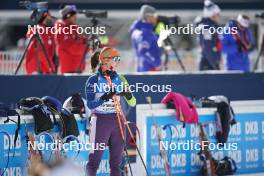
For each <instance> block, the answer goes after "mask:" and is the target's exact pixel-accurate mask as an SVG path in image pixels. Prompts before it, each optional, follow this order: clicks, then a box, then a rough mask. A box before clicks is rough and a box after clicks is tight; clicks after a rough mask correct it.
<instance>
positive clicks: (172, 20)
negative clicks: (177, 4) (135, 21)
mask: <svg viewBox="0 0 264 176" xmlns="http://www.w3.org/2000/svg"><path fill="white" fill-rule="evenodd" d="M158 22H162V23H164V24H166V25H175V26H177V25H178V24H179V23H180V22H181V18H180V17H179V16H177V15H175V16H172V17H167V16H161V15H159V16H158Z"/></svg>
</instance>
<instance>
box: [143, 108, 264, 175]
mask: <svg viewBox="0 0 264 176" xmlns="http://www.w3.org/2000/svg"><path fill="white" fill-rule="evenodd" d="M236 120H237V123H236V124H235V125H233V126H232V128H231V131H230V135H229V138H228V142H227V143H226V145H225V146H224V147H222V149H221V150H217V149H216V147H215V148H214V146H215V145H214V146H213V144H216V140H215V129H216V125H215V123H210V122H212V121H215V116H214V115H213V114H212V115H200V122H201V123H202V124H208V126H207V127H204V129H205V131H206V134H207V137H208V138H209V141H210V142H211V143H212V145H211V149H212V150H213V156H214V158H216V159H222V158H224V157H225V156H229V157H231V158H233V159H234V160H235V162H236V164H237V168H238V169H237V172H236V174H246V173H258V172H264V142H263V140H264V113H241V114H237V115H236ZM208 122H209V123H208ZM146 123H147V127H146V134H147V137H146V143H147V147H146V155H147V157H146V160H147V162H146V163H147V168H148V172H149V173H150V175H153V176H155V175H165V169H164V165H163V164H164V163H163V160H162V159H161V157H160V151H159V147H160V146H159V142H158V138H157V130H156V127H155V124H158V126H159V127H160V128H161V129H162V128H163V127H164V126H166V125H167V128H166V129H164V128H163V129H162V130H161V131H162V144H163V146H164V147H165V149H166V151H167V154H168V159H169V163H170V166H171V173H172V175H179V174H181V175H199V172H200V169H201V165H202V162H201V160H200V158H199V155H198V152H199V147H198V148H195V145H197V144H199V143H200V141H199V128H198V125H188V124H187V125H186V127H185V128H183V124H182V123H180V122H179V121H177V120H176V118H175V116H172V115H168V116H166V115H165V116H164V115H162V116H155V117H152V116H148V117H147V118H146ZM168 124H174V126H171V128H169V127H168ZM170 129H171V130H170ZM179 143H181V144H182V145H180V146H179Z"/></svg>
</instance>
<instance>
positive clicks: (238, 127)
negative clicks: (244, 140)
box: [229, 122, 241, 136]
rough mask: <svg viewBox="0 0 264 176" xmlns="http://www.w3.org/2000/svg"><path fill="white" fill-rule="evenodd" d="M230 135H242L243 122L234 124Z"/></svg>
mask: <svg viewBox="0 0 264 176" xmlns="http://www.w3.org/2000/svg"><path fill="white" fill-rule="evenodd" d="M229 135H230V136H240V135H241V123H240V122H237V123H236V124H235V125H233V126H232V127H231V128H230V132H229Z"/></svg>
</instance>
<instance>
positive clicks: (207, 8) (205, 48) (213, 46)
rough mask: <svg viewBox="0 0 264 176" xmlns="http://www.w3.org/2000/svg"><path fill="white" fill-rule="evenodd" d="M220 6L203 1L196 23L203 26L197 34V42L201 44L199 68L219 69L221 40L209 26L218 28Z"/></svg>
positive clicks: (208, 0)
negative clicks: (201, 13) (201, 15)
mask: <svg viewBox="0 0 264 176" xmlns="http://www.w3.org/2000/svg"><path fill="white" fill-rule="evenodd" d="M220 11H221V10H220V8H219V7H218V5H216V4H214V3H213V2H211V1H210V0H206V1H204V9H203V18H202V20H201V21H200V22H199V23H198V25H199V27H203V29H204V30H203V31H201V33H200V34H199V44H200V46H201V50H202V51H201V52H202V53H201V60H200V64H199V69H200V70H219V69H220V61H221V50H222V45H221V40H220V36H219V34H218V33H217V32H215V33H213V32H210V30H209V29H210V28H214V29H216V28H218V27H219V26H218V23H219V21H220Z"/></svg>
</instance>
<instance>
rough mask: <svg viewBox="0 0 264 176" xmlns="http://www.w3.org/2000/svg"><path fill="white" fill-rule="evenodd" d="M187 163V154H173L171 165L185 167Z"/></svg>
mask: <svg viewBox="0 0 264 176" xmlns="http://www.w3.org/2000/svg"><path fill="white" fill-rule="evenodd" d="M186 163H187V160H186V154H184V153H181V154H172V155H171V167H185V166H186Z"/></svg>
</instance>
